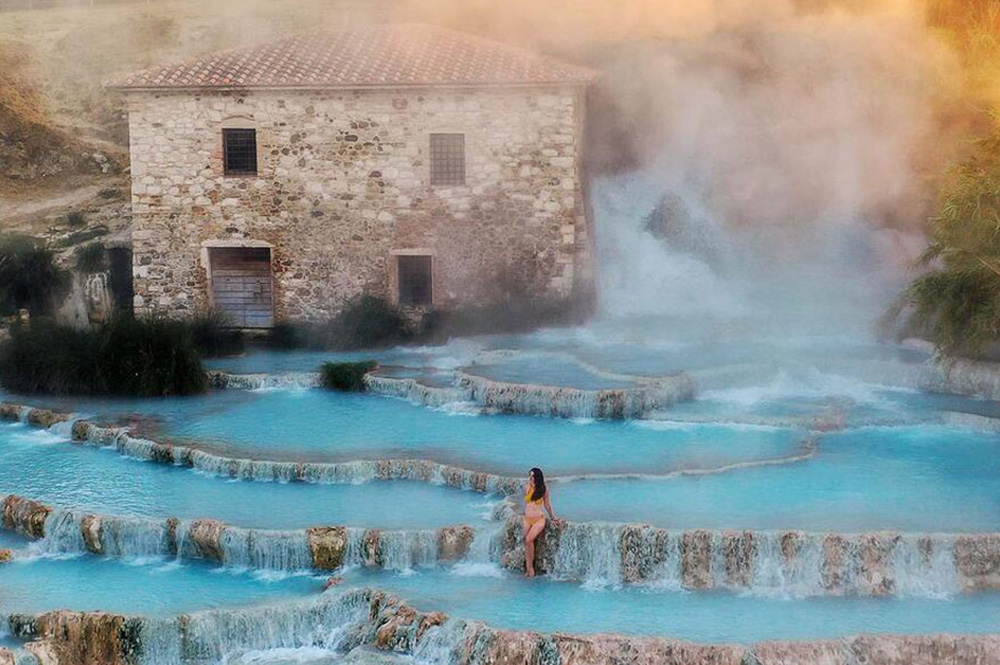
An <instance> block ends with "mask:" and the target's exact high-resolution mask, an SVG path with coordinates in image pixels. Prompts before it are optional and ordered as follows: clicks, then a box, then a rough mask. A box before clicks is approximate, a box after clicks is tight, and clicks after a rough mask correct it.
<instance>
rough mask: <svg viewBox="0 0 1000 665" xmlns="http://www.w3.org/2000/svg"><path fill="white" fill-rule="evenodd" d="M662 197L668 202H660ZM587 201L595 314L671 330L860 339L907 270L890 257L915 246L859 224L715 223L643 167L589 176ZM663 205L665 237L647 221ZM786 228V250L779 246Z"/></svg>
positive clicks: (658, 216)
mask: <svg viewBox="0 0 1000 665" xmlns="http://www.w3.org/2000/svg"><path fill="white" fill-rule="evenodd" d="M665 197H666V199H667V200H669V201H672V202H675V205H671V206H663V205H662V202H663V201H664V200H665ZM591 200H592V205H593V210H594V222H595V235H596V261H597V287H598V299H599V313H598V322H599V323H601V324H615V323H617V324H618V325H628V326H640V327H641V326H643V325H644V323H643V320H645V321H646V324H645V325H669V327H670V330H663V331H662V332H663V334H664V335H665V336H668V337H671V338H676V337H678V336H680V337H687V336H691V337H695V338H697V339H701V340H702V341H706V338H708V339H713V338H715V339H720V341H721V340H724V339H732V338H734V337H735V338H738V337H741V336H744V335H751V336H757V335H763V336H766V337H774V336H789V335H800V336H801V335H831V334H845V335H850V336H856V337H870V336H871V335H872V334H873V332H874V323H875V321H876V319H877V318H878V317H879V316H880V315H881V313H882V312H883V311H884V309H885V307H886V306H887V305H888V304H889V303H890V302H891V301H892V299H893V298H894V297H895V295H896V294H897V293H898V292H899V289H900V288H902V286H903V284H904V280H905V279H906V277H907V270H906V267H905V262H900V261H898V260H897V258H898V257H897V256H896V254H897V253H900V252H905V253H906V254H907V256H909V255H910V254H911V253H912V252H914V251H915V250H917V249H918V248H919V243H920V238H919V236H917V235H902V234H900V233H898V232H895V231H885V230H880V229H878V228H875V227H873V226H872V225H871V224H868V223H865V221H863V220H854V221H852V222H849V223H836V224H834V223H829V222H823V221H820V220H817V222H816V223H814V224H813V225H809V226H803V227H789V226H776V227H768V226H759V227H755V226H747V227H742V228H732V227H727V226H726V225H725V224H724V222H722V221H721V220H720V219H719V218H718V217H716V216H715V215H713V214H712V213H711V212H710V211H708V210H707V209H706V208H705V207H704V205H703V204H702V202H700V201H698V200H694V201H691V199H690V198H688V197H687V196H685V195H680V196H678V195H677V194H676V190H674V189H672V188H671V187H670V185H669V184H668V183H667V182H666V181H665V180H664V179H662V178H660V177H659V176H658V175H657V174H656V173H655V172H654V171H651V170H647V171H637V172H633V173H629V174H625V175H615V176H604V177H600V178H597V179H596V180H595V181H594V182H592V184H591ZM689 201H691V202H690V203H689ZM678 205H680V206H689V207H687V208H686V210H687V213H686V214H683V213H682V214H677V213H676V210H677V206H678ZM665 207H666V208H668V210H667V211H666V212H667V214H671V213H673V214H675V216H674V217H673V218H670V219H667V220H665V221H666V223H667V224H668V225H671V226H673V227H674V232H672V233H670V234H668V235H662V234H659V233H657V232H656V231H654V230H653V229H651V228H650V227H651V226H652V225H655V224H657V223H659V222H662V221H664V220H663V215H664V208H665ZM680 217H683V220H682V222H681V223H678V222H679V221H680V220H679V219H678V218H680ZM789 235H794V238H795V241H796V243H797V244H798V247H797V251H796V252H795V253H792V254H789V253H786V252H783V251H782V250H781V246H782V244H784V243H787V242H788V241H789V238H788V236H789ZM900 263H903V265H900ZM657 322H659V323H657ZM667 322H669V323H667Z"/></svg>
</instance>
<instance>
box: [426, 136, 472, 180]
mask: <svg viewBox="0 0 1000 665" xmlns="http://www.w3.org/2000/svg"><path fill="white" fill-rule="evenodd" d="M431 184H432V185H448V186H453V185H464V184H465V134H431Z"/></svg>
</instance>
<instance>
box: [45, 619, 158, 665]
mask: <svg viewBox="0 0 1000 665" xmlns="http://www.w3.org/2000/svg"><path fill="white" fill-rule="evenodd" d="M140 625H141V621H140V620H139V619H137V618H127V617H125V616H122V615H120V614H107V613H104V612H68V611H59V612H49V613H47V614H42V615H40V616H38V617H37V618H36V619H35V636H36V638H37V639H38V640H39V641H40V642H42V643H43V644H45V646H46V647H47V649H48V651H49V652H50V653H51V654H52V655H54V656H55V658H56V662H58V663H60V665H63V664H69V663H87V665H132V664H133V663H135V662H137V659H138V656H139V654H140V653H141V646H140V641H139V630H140Z"/></svg>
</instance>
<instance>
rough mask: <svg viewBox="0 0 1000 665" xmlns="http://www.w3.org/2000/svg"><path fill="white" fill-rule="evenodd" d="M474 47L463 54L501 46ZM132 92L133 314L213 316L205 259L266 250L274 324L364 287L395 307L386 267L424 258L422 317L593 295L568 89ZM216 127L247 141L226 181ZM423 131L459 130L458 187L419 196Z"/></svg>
mask: <svg viewBox="0 0 1000 665" xmlns="http://www.w3.org/2000/svg"><path fill="white" fill-rule="evenodd" d="M434 34H436V33H432V34H431V37H430V38H429V39H431V41H433V39H434V38H435V37H434ZM449 37H453V35H449ZM425 41H426V40H425ZM482 41H483V40H477V43H476V45H475V48H480V49H485V48H496V47H499V45H492V46H488V47H486V46H482V45H481V44H479V42H482ZM487 44H489V43H487ZM299 48H300V50H301V46H300V47H299ZM428 48H430V47H428ZM502 48H503V49H507V48H508V47H502ZM431 50H432V51H433V49H431ZM504 54H506V51H503V52H501V55H504ZM516 55H517V56H518V57H523V56H522V55H521V54H520V52H518V53H516ZM470 57H472V56H470ZM418 59H419V58H418ZM396 64H398V63H396ZM550 78H551V77H550ZM145 80H147V79H138V81H139V82H138V83H136V80H135V79H133V80H132V81H131V82H130V84H129V85H131V87H129V86H128V85H126V86H121V89H122V90H124V91H126V92H127V93H128V94H127V106H128V112H129V131H130V150H131V168H132V202H133V211H134V222H133V231H132V242H133V257H134V290H135V306H136V310H137V311H139V312H152V311H158V312H165V313H170V314H175V315H184V314H189V313H192V312H195V311H201V310H203V309H205V308H207V307H209V306H211V304H212V303H211V300H212V288H211V284H210V280H211V275H212V272H211V266H210V262H211V250H212V248H215V247H257V248H269V250H270V258H271V269H272V273H273V303H274V305H273V306H274V315H275V319H276V320H282V319H293V320H296V319H299V320H301V319H305V320H310V319H317V318H321V317H325V316H328V315H330V314H332V313H334V312H336V311H337V309H338V308H339V307H340V306H342V304H343V303H344V302H345V301H346V300H347V299H349V298H351V297H353V296H355V295H357V294H359V293H361V292H367V293H372V294H375V295H380V296H384V297H387V298H389V299H394V298H396V297H398V275H397V272H396V271H397V265H398V264H397V257H398V256H399V255H413V254H416V255H428V256H430V257H432V259H431V260H432V269H431V271H432V281H433V304H434V306H435V307H437V306H443V307H449V306H457V305H468V304H489V303H494V302H497V301H499V300H502V299H504V298H509V297H518V296H528V297H535V298H537V297H546V298H570V297H572V296H573V295H574V293H576V292H578V291H579V290H581V289H585V288H587V287H588V286H589V282H590V280H591V267H590V264H591V253H592V252H591V249H590V238H589V234H588V225H587V215H586V206H585V203H584V192H583V186H582V183H581V175H580V166H581V165H580V162H581V141H582V127H583V121H584V118H583V116H584V104H583V97H584V90H585V86H584V85H581V83H580V81H579V80H577V81H569V82H562V83H561V82H559V81H554V82H549V83H538V84H531V85H461V86H452V87H449V86H443V85H433V86H424V85H420V86H408V87H406V86H403V87H400V86H392V85H389V86H368V87H358V88H355V89H348V88H344V87H339V88H336V89H331V88H325V87H313V88H307V87H303V88H298V89H284V88H272V89H267V88H265V87H263V86H254V87H253V88H252V89H251V88H246V89H240V88H235V87H232V86H229V87H222V88H218V86H217V87H216V88H210V87H206V86H202V87H200V88H199V87H190V86H188V87H184V88H171V87H169V86H165V85H160V86H159V87H155V86H149V85H145V84H143V81H145ZM227 128H247V129H254V130H256V143H257V146H256V158H257V159H256V162H257V173H256V175H249V176H248V175H239V176H237V175H228V176H227V175H226V174H225V169H224V155H223V139H222V130H223V129H227ZM434 133H450V134H462V135H464V142H465V184H464V185H462V186H433V185H432V184H431V181H430V180H431V179H430V155H429V151H430V145H429V144H430V135H431V134H434Z"/></svg>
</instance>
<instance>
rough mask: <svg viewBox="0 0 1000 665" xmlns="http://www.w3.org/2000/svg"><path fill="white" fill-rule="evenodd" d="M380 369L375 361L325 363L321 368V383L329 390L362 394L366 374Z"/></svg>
mask: <svg viewBox="0 0 1000 665" xmlns="http://www.w3.org/2000/svg"><path fill="white" fill-rule="evenodd" d="M376 367H378V363H377V362H375V361H374V360H364V361H361V362H354V363H323V365H322V366H320V368H319V374H320V382H321V383H322V384H323V387H324V388H327V389H329V390H343V391H346V392H362V391H364V389H365V380H364V379H365V374H367V373H368V372H370V371H372V370H373V369H375V368H376Z"/></svg>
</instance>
